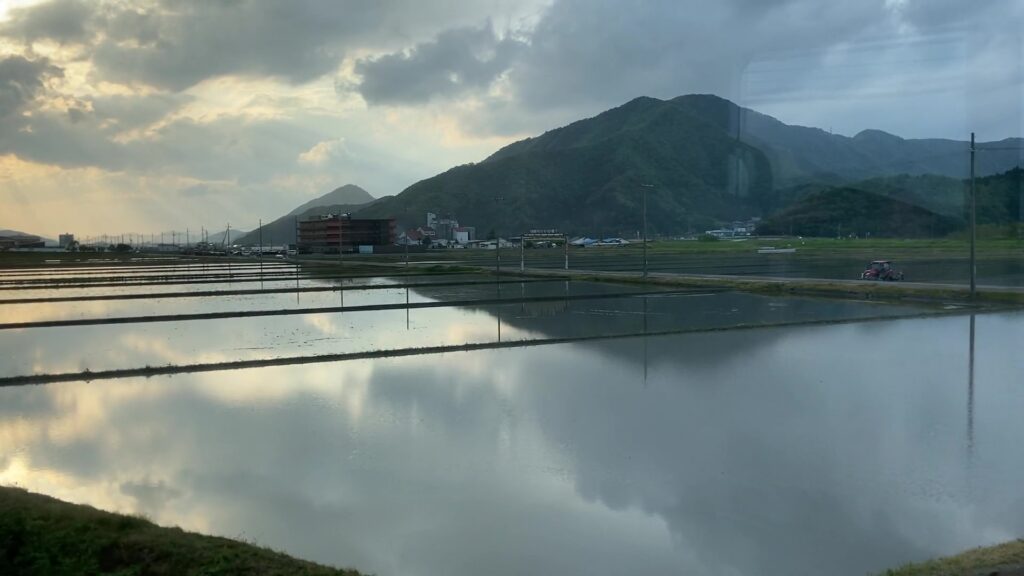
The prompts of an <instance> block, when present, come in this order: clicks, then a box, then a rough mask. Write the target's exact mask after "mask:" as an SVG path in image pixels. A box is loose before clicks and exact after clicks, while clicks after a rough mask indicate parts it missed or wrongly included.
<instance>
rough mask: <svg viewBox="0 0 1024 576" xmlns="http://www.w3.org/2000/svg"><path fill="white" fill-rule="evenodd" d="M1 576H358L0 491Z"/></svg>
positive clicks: (19, 492)
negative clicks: (23, 575)
mask: <svg viewBox="0 0 1024 576" xmlns="http://www.w3.org/2000/svg"><path fill="white" fill-rule="evenodd" d="M0 574H5V575H20V574H26V575H27V574H50V575H55V576H60V575H72V574H74V575H78V574H112V575H117V576H136V575H137V576H150V575H151V576H162V575H168V576H170V575H179V574H181V575H204V576H205V575H209V576H214V575H231V574H254V575H261V576H272V575H285V574H301V575H309V576H319V575H335V576H339V575H341V576H358V572H356V571H353V570H339V569H335V568H329V567H325V566H320V565H317V564H313V563H311V562H306V561H304V560H297V559H294V558H291V557H289V556H286V555H284V554H281V553H278V552H274V551H272V550H269V549H266V548H261V547H258V546H254V545H251V544H245V543H242V542H237V541H234V540H229V539H227V538H219V537H213V536H203V535H200V534H195V533H191V532H185V531H183V530H181V529H178V528H161V527H159V526H157V525H155V524H153V523H151V522H149V521H148V520H145V519H142V518H138V517H134V516H123V515H120V514H112V513H109V512H102V511H100V510H96V509H95V508H91V507H89V506H80V505H75V504H68V503H66V502H62V501H60V500H56V499H54V498H50V497H48V496H43V495H40V494H33V493H30V492H26V491H25V490H21V489H19V488H9V487H0Z"/></svg>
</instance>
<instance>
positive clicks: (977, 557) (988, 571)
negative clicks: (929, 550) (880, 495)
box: [881, 540, 1024, 576]
mask: <svg viewBox="0 0 1024 576" xmlns="http://www.w3.org/2000/svg"><path fill="white" fill-rule="evenodd" d="M1000 574H1006V575H1008V576H1009V575H1012V574H1024V540H1015V541H1013V542H1006V543H1004V544H999V545H996V546H989V547H986V548H975V549H973V550H968V551H966V552H963V553H962V554H957V555H956V556H949V557H946V558H937V559H935V560H927V561H925V562H920V563H916V564H907V565H906V566H903V567H901V568H896V569H893V570H886V571H885V572H884V574H883V575H881V576H954V575H955V576H975V575H979V576H980V575H984V576H989V575H995V576H999V575H1000Z"/></svg>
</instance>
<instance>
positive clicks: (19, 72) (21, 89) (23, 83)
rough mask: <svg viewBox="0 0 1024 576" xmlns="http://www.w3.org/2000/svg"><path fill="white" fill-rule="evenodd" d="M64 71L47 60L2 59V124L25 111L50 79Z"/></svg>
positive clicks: (13, 57) (0, 113)
mask: <svg viewBox="0 0 1024 576" xmlns="http://www.w3.org/2000/svg"><path fill="white" fill-rule="evenodd" d="M62 75H63V71H62V70H61V69H60V68H58V67H56V66H53V65H52V64H50V62H49V61H48V60H47V59H46V58H40V59H38V60H29V59H27V58H23V57H21V56H8V57H7V58H3V59H0V122H3V120H4V119H5V118H7V117H8V116H12V115H14V114H16V113H18V112H20V111H22V110H23V109H25V108H26V107H27V106H29V104H30V103H31V102H32V101H33V100H34V99H35V98H36V96H38V95H39V94H40V93H41V92H42V91H43V88H44V82H45V81H46V80H47V79H48V78H54V77H60V76H62Z"/></svg>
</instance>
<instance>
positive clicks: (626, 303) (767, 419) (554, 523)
mask: <svg viewBox="0 0 1024 576" xmlns="http://www.w3.org/2000/svg"><path fill="white" fill-rule="evenodd" d="M138 265H139V266H140V267H141V266H142V264H141V263H140V264H138ZM160 268H161V269H159V270H154V271H151V272H152V273H153V274H154V275H157V276H159V275H165V276H172V275H176V274H178V275H180V274H182V273H183V272H182V271H181V270H179V269H178V268H179V267H178V266H173V265H172V266H167V265H161V266H160ZM164 268H167V269H164ZM289 268H291V267H289ZM275 271H276V270H275ZM281 271H284V266H282V268H281ZM37 272H38V271H37ZM43 272H44V273H43V274H42V277H51V275H52V276H56V274H57V272H60V273H61V274H65V273H66V271H64V270H52V271H43ZM82 272H85V273H91V274H94V275H96V276H99V277H102V276H104V275H106V277H107V278H113V279H115V281H116V278H117V277H118V276H126V275H128V276H139V275H141V274H140V272H142V270H132V269H125V268H116V269H109V270H106V271H104V272H103V273H102V274H97V273H96V272H97V271H95V270H83V271H82ZM147 272H149V271H147ZM265 272H266V270H265ZM338 272H339V271H338V270H333V271H332V274H333V275H335V276H337V275H339V274H338ZM215 273H217V274H219V273H220V271H219V270H218V271H217V272H215ZM289 273H290V274H291V275H292V276H296V274H295V270H294V269H291V271H290V272H289ZM8 274H9V275H8ZM257 274H258V272H257ZM304 274H305V275H306V276H310V274H308V272H303V271H301V270H300V273H299V274H298V275H297V276H299V283H300V288H301V287H311V288H312V287H320V288H323V291H313V292H297V293H296V292H293V293H280V292H269V293H251V294H228V295H216V296H190V295H183V296H182V295H179V296H174V297H165V298H161V297H159V296H156V295H154V296H153V297H152V298H149V297H147V298H144V299H137V298H136V299H132V298H123V299H116V298H115V299H109V300H94V301H77V302H76V301H67V300H64V301H60V300H56V301H40V302H33V303H22V304H0V324H6V325H11V324H15V323H24V322H38V321H65V320H76V319H102V318H116V317H136V318H137V317H144V316H152V315H173V314H195V313H221V312H223V313H229V314H230V313H235V312H246V311H268V310H290V311H291V312H302V313H289V314H287V315H279V316H254V317H224V318H215V319H207V320H186V321H174V320H171V321H161V322H152V321H145V320H144V319H143V320H140V321H135V322H131V323H124V324H96V325H85V326H76V325H57V326H49V327H37V328H17V327H9V328H2V329H0V350H2V354H3V361H2V363H0V381H3V379H5V378H6V379H8V380H10V379H11V378H12V377H18V376H25V375H32V374H49V373H58V372H82V371H85V370H89V371H91V372H97V371H102V370H108V369H123V368H139V367H143V366H146V365H151V366H166V365H168V364H170V365H189V364H196V363H200V364H210V365H216V363H218V362H226V361H232V360H239V359H253V358H265V359H275V358H281V359H287V358H290V357H297V356H317V355H321V354H328V355H329V354H339V353H349V352H360V351H374V350H403V349H404V350H409V349H416V348H422V347H426V346H430V347H437V346H457V345H462V344H467V343H497V342H501V343H508V344H510V347H508V348H501V349H482V350H474V351H449V352H443V351H442V352H438V353H430V354H412V355H408V356H404V357H395V358H369V359H351V360H346V361H335V362H312V363H308V364H301V365H280V366H268V367H263V368H256V369H246V370H210V371H206V372H199V373H178V374H171V375H162V376H155V377H150V378H146V377H132V378H114V379H104V380H89V379H86V378H79V379H71V380H69V381H66V382H57V383H51V384H41V385H25V386H13V385H8V386H0V483H3V484H16V485H20V486H23V487H25V488H28V489H30V490H34V491H38V492H42V493H46V494H50V495H53V496H56V497H58V498H62V499H65V500H69V501H73V502H82V503H87V504H91V505H93V506H97V507H99V508H103V509H108V510H117V511H122V512H129V513H141V514H145V515H147V516H148V517H150V518H152V519H153V520H154V521H155V522H158V523H160V524H163V525H179V526H182V527H183V528H186V529H190V530H198V531H202V532H206V533H213V534H219V535H225V536H229V537H240V538H244V539H247V540H250V541H254V542H256V543H259V544H261V545H265V546H270V547H272V548H275V549H280V550H283V551H286V552H288V553H290V554H294V555H297V556H300V557H303V558H308V559H311V560H315V561H318V562H325V563H329V564H335V565H344V566H352V567H356V568H358V569H360V570H362V571H364V572H368V573H375V574H381V575H391V574H428V575H430V574H454V575H462V574H480V573H487V574H522V573H536V574H548V573H562V574H621V573H629V574H641V575H646V574H652V575H653V574H680V573H692V574H722V575H726V574H728V575H734V574H780V575H781V574H805V573H824V572H827V573H835V574H851V575H854V574H856V575H862V574H865V573H871V572H877V571H879V570H884V569H885V568H887V567H892V566H894V565H898V564H901V563H904V562H907V561H913V560H920V559H924V558H927V557H931V556H935V555H942V554H949V553H953V552H956V551H959V550H961V549H964V548H968V547H972V546H977V545H982V544H991V543H994V542H999V541H1004V540H1009V539H1013V538H1017V537H1020V536H1021V535H1022V534H1024V500H1022V499H1021V496H1020V490H1019V486H1020V484H1021V480H1022V478H1024V447H1022V445H1021V443H1020V441H1019V438H1020V435H1021V433H1022V432H1024V427H1022V424H1021V419H1020V414H1021V413H1024V387H1022V386H1021V383H1022V382H1024V363H1022V362H1021V361H1020V355H1019V350H1020V348H1021V344H1022V343H1024V314H1021V313H1017V312H1004V313H994V314H984V315H977V316H973V317H972V316H967V315H948V314H946V313H947V312H948V310H943V309H942V308H941V307H938V308H935V307H928V308H926V307H916V306H907V305H892V304H881V303H876V302H854V301H834V300H821V299H809V298H769V297H765V296H757V295H751V294H740V293H734V292H694V291H679V290H672V289H667V288H661V289H659V290H658V291H656V292H655V291H651V290H649V289H647V288H645V287H643V286H638V285H617V284H597V283H587V282H570V281H564V280H558V279H555V280H545V281H529V282H519V281H517V279H515V278H514V277H507V278H504V282H502V283H500V284H499V283H495V282H494V278H493V277H487V276H470V275H463V274H460V275H440V276H432V277H431V276H423V275H419V276H402V275H397V274H396V275H393V276H384V275H381V276H377V277H372V278H367V277H361V278H351V279H338V278H334V279H323V278H320V279H317V278H309V277H307V278H302V276H303V275H304ZM85 275H87V274H78V273H75V274H71V275H70V276H67V277H66V278H62V279H61V282H63V281H64V280H66V279H68V278H75V277H78V278H80V277H82V276H85ZM16 278H23V279H24V278H36V276H32V275H31V274H29V272H28V271H21V272H18V273H15V272H4V273H3V274H0V280H15V279H16ZM290 281H291V283H292V284H291V287H292V288H294V286H295V279H294V278H292V279H291V280H290ZM272 282H273V283H274V284H273V285H275V286H276V285H277V284H279V282H278V281H277V280H274V281H265V282H264V286H265V287H267V286H269V285H272ZM285 282H286V281H285ZM431 282H436V283H437V284H438V285H434V286H431V285H429V284H428V283H431ZM12 285H13V284H12ZM406 285H415V286H412V287H406ZM200 286H203V288H201V289H202V290H229V289H233V288H237V286H228V284H227V283H226V282H224V283H210V284H203V285H200ZM367 286H373V288H369V289H367V288H366V287H367ZM342 287H343V288H345V289H344V290H339V289H338V288H342ZM157 288H158V289H159V290H160V291H187V290H189V289H191V288H195V286H192V285H188V284H185V285H175V286H158V287H157ZM250 288H253V287H252V286H249V285H248V284H246V288H245V289H247V290H248V289H250ZM256 288H257V289H258V288H259V283H258V282H257V286H256ZM153 289H154V287H152V286H124V287H120V288H113V287H111V288H99V287H97V288H90V289H88V290H90V292H88V294H91V295H93V296H100V295H123V296H129V295H131V294H150V292H148V291H149V290H153ZM76 290H86V289H84V288H64V287H59V286H56V285H53V283H49V284H45V285H42V286H40V285H32V286H31V287H24V288H18V289H14V290H5V291H3V292H2V293H0V299H17V298H28V297H32V298H50V299H58V298H63V297H67V296H69V295H71V294H79V293H80V292H72V291H76ZM342 299H343V302H342ZM495 300H503V302H498V303H495ZM406 302H408V303H410V304H425V305H426V304H429V305H431V306H435V307H429V308H407V307H406V306H405V304H406ZM474 302H478V304H474ZM374 305H381V306H389V308H385V309H374V310H345V311H338V312H315V311H306V309H316V308H333V307H346V308H352V307H358V306H374ZM861 320H863V321H861ZM645 334H647V335H646V336H645ZM651 334H658V335H651ZM617 336H618V337H617ZM595 337H607V338H603V339H596V338H595ZM546 341H547V342H551V343H547V344H545V342H546ZM538 343H540V344H542V345H530V346H519V344H524V345H525V344H538Z"/></svg>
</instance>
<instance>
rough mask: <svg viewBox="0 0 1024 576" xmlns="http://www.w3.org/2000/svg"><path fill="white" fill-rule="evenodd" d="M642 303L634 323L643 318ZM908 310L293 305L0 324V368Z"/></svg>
mask: <svg viewBox="0 0 1024 576" xmlns="http://www.w3.org/2000/svg"><path fill="white" fill-rule="evenodd" d="M635 291H636V288H635V287H632V286H616V285H608V284H598V283H582V282H581V283H571V284H567V283H565V282H537V283H523V284H506V285H502V286H501V291H500V297H502V298H520V297H557V298H561V297H562V296H564V295H588V294H605V293H608V294H622V293H628V292H635ZM498 296H499V292H498V286H497V285H495V284H490V283H488V284H484V285H467V286H437V287H430V288H417V289H413V290H410V291H409V302H424V301H452V300H480V299H486V298H495V297H498ZM294 298H295V295H294V294H292V295H281V294H262V295H253V296H231V297H217V298H200V299H193V298H182V299H163V300H157V299H154V300H128V301H113V302H106V301H100V302H77V303H76V302H71V303H42V304H25V305H10V306H9V307H5V309H6V312H4V314H6V317H7V318H8V320H7V321H27V320H40V319H49V318H59V317H61V315H62V314H67V315H69V316H74V315H80V316H85V317H96V316H102V315H103V314H108V315H112V316H116V315H132V314H137V315H152V314H173V313H191V312H214V311H224V310H248V309H281V308H289V307H295V306H296V304H295V300H294ZM405 298H406V291H405V290H404V289H385V290H364V291H358V290H356V291H351V292H348V291H346V292H345V293H344V305H346V306H358V305H365V304H404V302H405ZM298 303H299V305H300V306H304V307H313V306H339V305H341V304H342V296H341V293H310V294H301V295H300V296H299V298H298ZM645 311H646V320H645ZM916 311H917V309H914V308H909V307H902V306H889V305H878V304H870V303H859V302H835V301H825V300H813V299H797V298H793V299H778V298H767V297H763V296H756V295H750V294H737V293H723V294H697V295H694V294H664V295H655V296H650V297H646V298H643V297H618V298H610V299H592V300H576V301H571V300H570V301H565V300H557V301H548V302H524V303H515V304H503V305H500V306H499V305H486V306H476V307H443V308H427V309H414V310H411V311H409V312H408V314H407V313H406V310H404V309H398V310H385V311H377V312H345V313H321V314H299V315H285V316H268V317H246V318H224V319H215V320H191V321H182V322H157V323H132V324H105V325H95V326H66V327H49V328H31V329H22V330H0V348H2V349H4V350H5V351H9V358H8V359H7V361H5V362H4V363H3V364H2V365H0V376H14V375H23V374H32V373H47V372H48V373H54V372H76V371H83V370H86V369H88V370H91V371H97V370H107V369H114V368H139V367H143V366H165V365H168V364H175V365H180V364H194V363H213V362H225V361H231V360H246V359H263V358H280V357H286V356H297V355H315V354H338V353H352V352H365V351H371V350H390V349H398V348H409V347H424V346H441V345H458V344H466V343H482V342H493V341H496V340H498V339H499V334H498V327H499V321H498V317H499V316H500V317H501V322H500V325H501V334H500V339H501V340H503V341H510V340H523V339H531V338H543V337H581V336H595V335H608V334H626V333H636V332H642V331H644V330H645V325H646V329H647V330H651V331H657V330H671V329H685V328H707V327H714V326H731V325H735V324H737V323H755V324H763V323H778V322H784V321H800V320H817V319H823V318H856V317H864V316H873V315H878V314H900V313H908V312H916Z"/></svg>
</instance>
